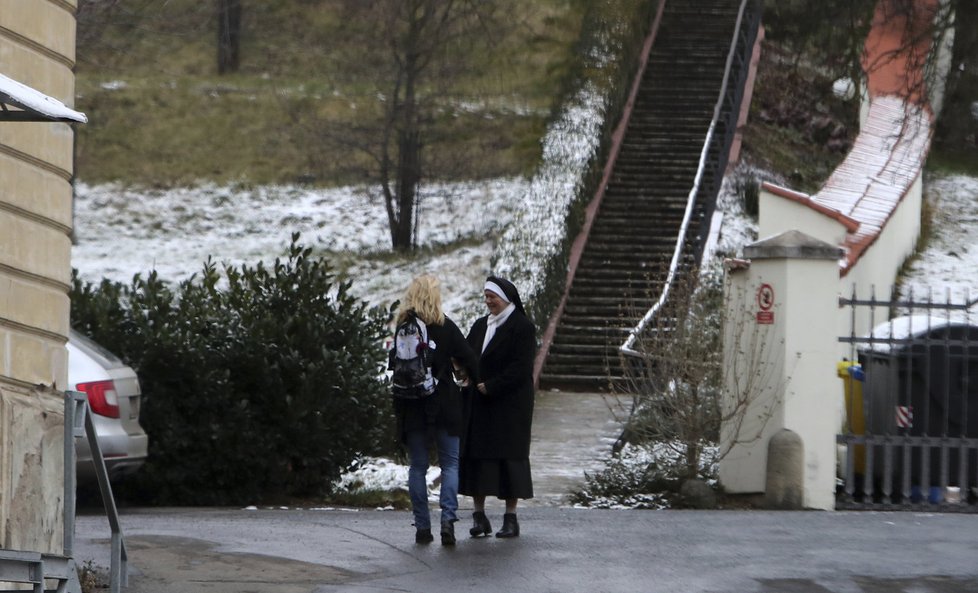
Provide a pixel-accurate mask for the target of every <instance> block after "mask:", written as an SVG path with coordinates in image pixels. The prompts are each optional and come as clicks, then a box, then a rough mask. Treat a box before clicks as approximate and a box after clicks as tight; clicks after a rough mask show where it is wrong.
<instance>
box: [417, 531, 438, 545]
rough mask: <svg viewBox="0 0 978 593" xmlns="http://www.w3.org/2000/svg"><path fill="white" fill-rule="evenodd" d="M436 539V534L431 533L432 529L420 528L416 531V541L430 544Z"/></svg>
mask: <svg viewBox="0 0 978 593" xmlns="http://www.w3.org/2000/svg"><path fill="white" fill-rule="evenodd" d="M433 541H435V536H433V535H431V529H430V528H429V529H419V530H417V531H416V532H415V533H414V543H416V544H430V543H431V542H433Z"/></svg>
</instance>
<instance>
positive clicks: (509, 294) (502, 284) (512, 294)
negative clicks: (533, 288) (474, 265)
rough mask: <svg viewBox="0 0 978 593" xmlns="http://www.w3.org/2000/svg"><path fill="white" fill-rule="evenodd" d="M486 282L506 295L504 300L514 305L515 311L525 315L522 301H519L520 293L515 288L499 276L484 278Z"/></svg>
mask: <svg viewBox="0 0 978 593" xmlns="http://www.w3.org/2000/svg"><path fill="white" fill-rule="evenodd" d="M486 282H492V283H494V284H495V285H496V286H498V287H499V288H501V289H503V292H504V293H505V294H506V300H508V301H509V302H511V303H513V304H514V305H516V310H517V311H519V312H520V313H522V314H523V315H524V316H525V315H526V310H525V309H524V308H523V301H522V299H520V291H518V290H516V286H515V285H514V284H513V283H512V282H510V281H509V280H507V279H505V278H500V277H499V276H489V277H488V278H486Z"/></svg>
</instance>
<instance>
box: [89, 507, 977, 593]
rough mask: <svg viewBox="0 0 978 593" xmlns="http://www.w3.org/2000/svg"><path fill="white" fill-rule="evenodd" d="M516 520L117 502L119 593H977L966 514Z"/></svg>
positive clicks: (571, 514) (973, 535)
mask: <svg viewBox="0 0 978 593" xmlns="http://www.w3.org/2000/svg"><path fill="white" fill-rule="evenodd" d="M493 518H494V519H495V521H494V522H495V523H497V524H498V517H493ZM520 518H521V526H522V527H523V533H522V535H521V536H520V537H519V538H518V539H515V540H499V539H495V538H482V539H467V538H466V539H462V540H460V541H459V543H458V545H457V546H455V547H454V548H446V547H442V546H441V545H438V544H437V543H436V544H433V545H427V546H418V545H415V544H414V543H413V528H412V527H411V517H410V514H409V513H407V512H401V511H357V512H350V511H339V510H260V511H245V510H238V509H231V510H216V509H189V510H188V509H184V510H172V509H168V510H167V509H165V510H153V511H138V512H133V511H130V512H129V513H127V514H126V515H125V516H124V517H123V526H124V530H125V533H126V541H127V546H128V549H129V557H130V565H131V576H130V579H129V583H130V586H129V588H128V589H127V590H128V591H130V592H131V593H194V592H213V593H252V592H254V593H312V592H315V593H326V592H339V591H344V592H346V591H349V592H358V593H375V592H382V591H383V592H390V591H417V592H431V593H439V592H445V593H456V592H464V591H520V592H523V591H532V592H551V591H552V592H554V593H558V592H559V593H575V592H581V593H585V592H587V593H592V592H626V591H627V592H648V593H657V592H662V593H883V592H886V593H952V592H953V593H969V592H970V593H976V592H978V516H974V515H949V514H944V515H939V514H917V513H871V512H862V513H856V512H836V513H828V512H818V511H812V512H774V511H771V512H768V511H764V512H759V511H607V510H605V511H599V510H582V509H572V508H567V507H564V508H560V507H544V506H537V507H529V508H526V509H523V510H522V511H521V513H520ZM101 521H104V519H98V518H96V517H82V518H81V519H80V521H79V524H78V532H79V534H80V537H79V541H78V545H77V546H76V552H77V554H76V557H77V558H78V559H79V560H80V561H82V562H84V561H85V560H87V559H92V560H94V561H95V562H96V563H97V564H103V565H104V564H105V563H107V554H108V541H107V539H105V534H107V533H108V531H107V527H105V525H104V524H102V525H101V528H102V529H103V531H101V535H100V534H99V530H100V529H99V528H100V522H101ZM460 526H461V524H460Z"/></svg>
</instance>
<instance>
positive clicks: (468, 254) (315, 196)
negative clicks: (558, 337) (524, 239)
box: [72, 178, 528, 325]
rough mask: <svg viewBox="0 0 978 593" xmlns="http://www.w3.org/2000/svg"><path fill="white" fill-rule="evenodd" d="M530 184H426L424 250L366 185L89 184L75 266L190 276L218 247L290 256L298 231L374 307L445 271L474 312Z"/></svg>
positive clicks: (80, 212) (449, 302) (458, 308)
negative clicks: (404, 252) (399, 240)
mask: <svg viewBox="0 0 978 593" xmlns="http://www.w3.org/2000/svg"><path fill="white" fill-rule="evenodd" d="M527 186H528V184H527V182H526V181H525V180H523V179H520V178H505V179H492V180H487V181H482V182H471V183H458V184H439V185H432V186H429V187H428V188H426V189H424V190H423V195H422V200H421V213H420V220H421V223H420V225H419V228H418V243H419V245H421V246H422V247H423V248H424V249H422V250H421V251H420V253H419V254H418V255H417V256H414V257H404V256H399V255H397V254H395V253H393V252H392V251H391V248H390V238H389V237H390V236H389V233H388V229H387V222H386V220H387V219H386V214H385V211H384V206H383V203H382V201H381V200H380V198H379V197H374V198H371V197H369V193H370V192H368V191H367V189H366V188H358V187H341V188H335V189H312V188H305V187H298V186H271V187H266V186H259V187H252V186H216V185H209V184H208V185H202V186H200V187H184V188H176V189H172V190H156V189H148V190H139V189H133V188H126V187H122V186H119V185H100V186H90V185H86V184H84V183H79V184H78V186H77V197H76V200H75V238H76V245H75V247H74V249H73V251H72V266H73V267H75V268H77V269H78V272H79V275H80V276H81V278H82V279H84V280H86V281H90V282H98V281H99V280H101V279H102V278H108V279H110V280H114V281H118V282H123V283H128V282H129V281H130V280H131V279H132V277H133V275H134V274H137V273H140V274H143V275H144V276H145V275H146V274H147V273H148V272H149V271H150V270H154V269H155V270H156V271H157V272H158V273H159V275H160V277H161V278H162V279H164V280H165V281H171V282H179V281H182V280H185V279H187V278H189V277H190V276H191V275H192V274H194V273H199V272H200V270H201V268H202V265H203V263H204V262H205V261H206V260H207V258H208V257H210V258H213V260H214V261H216V262H228V263H232V264H236V265H240V264H242V263H247V264H251V265H253V264H255V263H257V262H258V261H261V260H266V261H269V262H270V261H272V260H274V258H275V257H278V256H280V255H283V254H284V253H285V251H286V249H287V247H288V245H289V243H290V239H291V235H292V233H293V232H300V233H301V234H302V237H301V242H302V243H303V244H304V245H307V246H310V247H313V248H314V249H316V250H317V251H320V252H330V253H327V257H328V258H330V259H331V261H332V262H333V263H334V266H336V267H338V268H341V269H339V270H338V271H340V272H341V273H342V274H343V276H345V277H348V278H350V279H352V280H353V293H354V294H356V295H357V296H359V297H360V298H362V299H364V300H366V301H367V302H369V303H371V304H373V305H380V306H384V307H386V306H388V305H390V303H392V302H393V301H395V300H396V299H398V298H399V297H400V295H401V292H402V291H403V290H404V288H406V287H407V285H408V283H409V282H410V280H411V278H412V277H414V276H415V275H417V274H418V273H420V272H431V273H434V274H436V275H438V277H439V278H441V279H442V283H443V293H444V297H445V310H446V312H448V314H449V315H450V316H453V317H455V318H456V320H457V321H459V322H460V325H467V323H466V322H470V321H472V320H474V317H473V315H474V314H475V312H477V311H478V307H479V304H480V303H481V294H482V284H483V281H484V280H485V277H486V276H487V275H488V274H489V271H490V260H491V258H492V255H493V238H494V237H495V236H497V235H498V234H499V233H500V232H501V231H502V229H503V228H505V227H506V226H507V225H509V223H510V221H511V219H512V212H513V209H514V207H515V204H517V203H519V202H520V201H521V199H522V196H523V195H524V194H525V193H526V188H527Z"/></svg>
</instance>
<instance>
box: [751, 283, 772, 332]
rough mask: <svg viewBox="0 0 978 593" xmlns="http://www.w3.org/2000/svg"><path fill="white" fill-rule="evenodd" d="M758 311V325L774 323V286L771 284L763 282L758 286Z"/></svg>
mask: <svg viewBox="0 0 978 593" xmlns="http://www.w3.org/2000/svg"><path fill="white" fill-rule="evenodd" d="M757 307H758V309H759V311H757V315H756V317H755V318H756V320H757V323H758V325H770V324H772V323H774V311H773V310H772V309H773V308H774V288H773V287H772V286H771V285H770V284H761V285H760V286H759V287H757Z"/></svg>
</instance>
